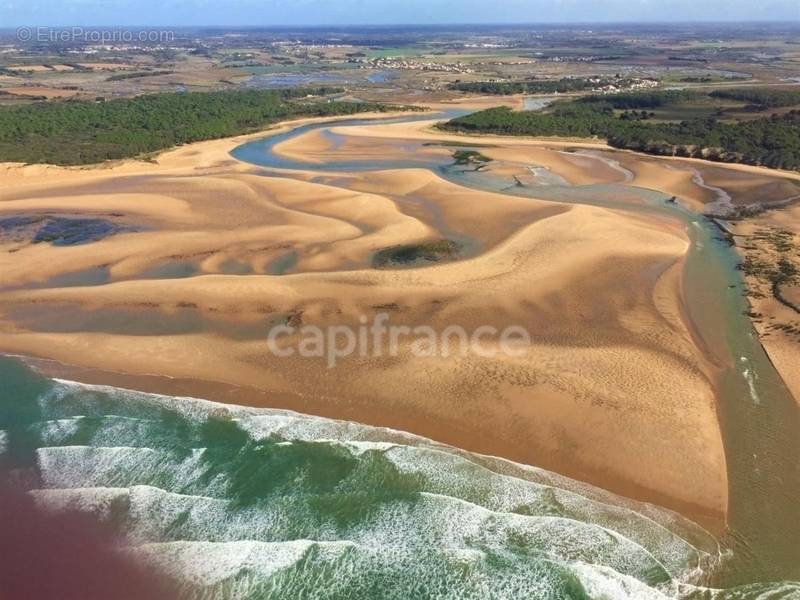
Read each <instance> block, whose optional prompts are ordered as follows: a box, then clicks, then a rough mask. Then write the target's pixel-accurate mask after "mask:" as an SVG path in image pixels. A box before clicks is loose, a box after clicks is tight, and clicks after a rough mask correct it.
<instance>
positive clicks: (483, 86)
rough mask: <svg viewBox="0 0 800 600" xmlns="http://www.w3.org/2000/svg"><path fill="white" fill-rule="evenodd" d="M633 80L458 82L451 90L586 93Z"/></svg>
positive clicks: (576, 79)
mask: <svg viewBox="0 0 800 600" xmlns="http://www.w3.org/2000/svg"><path fill="white" fill-rule="evenodd" d="M631 82H632V80H630V79H621V78H616V77H614V78H611V77H609V78H604V79H602V80H600V81H598V80H597V79H594V80H590V79H585V78H581V77H564V78H563V79H527V80H525V81H457V82H455V83H451V84H450V86H449V88H450V89H451V90H457V91H460V92H470V93H473V94H488V95H499V96H510V95H512V94H564V93H567V92H585V91H586V90H591V89H594V88H596V87H598V86H602V85H608V84H611V83H613V84H614V85H619V86H626V85H630V83H631Z"/></svg>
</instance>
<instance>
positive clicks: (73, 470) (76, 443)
mask: <svg viewBox="0 0 800 600" xmlns="http://www.w3.org/2000/svg"><path fill="white" fill-rule="evenodd" d="M0 377H1V378H2V381H3V382H4V385H3V386H2V387H1V388H0V431H1V433H0V457H1V458H2V463H1V464H2V465H3V466H4V475H5V476H7V477H11V478H12V479H13V480H14V481H17V482H23V485H24V487H25V488H26V489H27V490H28V492H27V493H28V494H29V495H30V496H31V497H32V498H33V499H34V500H35V502H36V504H37V505H38V506H39V507H41V508H42V509H43V510H47V511H52V512H56V513H58V512H64V511H78V512H80V513H84V514H87V515H91V516H92V518H94V519H96V520H97V521H98V522H102V523H105V524H107V525H110V526H112V527H113V528H114V529H115V530H117V531H119V532H120V533H121V534H122V535H123V539H124V540H125V542H124V543H125V547H126V552H129V553H131V554H132V555H135V556H136V557H138V558H140V559H141V560H144V561H145V562H146V563H147V564H149V565H151V566H152V567H153V568H154V569H156V570H158V571H162V572H165V573H167V574H168V575H169V576H170V577H171V578H174V579H175V580H177V581H179V582H180V589H181V594H182V597H185V598H253V599H255V598H376V599H384V598H402V599H406V598H475V599H484V598H509V599H511V598H553V599H556V598H559V599H561V598H564V599H567V598H570V599H579V598H636V599H639V598H674V597H686V598H715V599H727V598H754V597H763V598H786V597H789V595H788V594H790V593H800V587H798V586H797V585H795V584H780V585H772V586H769V588H768V589H769V590H770V591H769V592H767V591H766V589H763V590H762V588H760V587H750V588H740V589H738V590H736V591H733V590H729V591H714V590H709V589H707V588H703V587H702V586H701V584H702V582H703V578H704V575H703V573H704V572H705V571H706V570H707V569H708V568H709V567H711V566H713V565H714V563H716V562H718V561H720V560H725V556H724V555H721V554H720V550H719V547H718V545H717V543H716V542H715V540H714V539H713V538H712V537H711V536H710V535H709V534H707V533H706V532H705V531H703V530H702V529H701V528H699V527H698V526H696V525H694V524H692V523H690V522H689V521H686V520H685V519H682V518H680V517H679V516H677V515H675V514H673V513H670V512H668V511H664V510H661V509H658V508H656V507H653V506H650V505H646V504H641V503H636V502H632V501H629V500H624V499H621V498H618V497H615V496H612V495H611V494H608V493H606V492H603V491H601V490H598V489H595V488H591V487H590V486H587V485H585V484H581V483H578V482H575V481H571V480H569V479H566V478H563V477H560V476H557V475H554V474H552V473H549V472H546V471H542V470H540V469H536V468H533V467H526V466H522V465H517V464H514V463H511V462H508V461H504V460H501V459H496V458H490V457H485V456H479V455H473V454H469V453H467V452H463V451H460V450H457V449H454V448H450V447H447V446H443V445H440V444H436V443H434V442H431V441H429V440H426V439H423V438H420V437H417V436H413V435H410V434H405V433H401V432H397V431H393V430H388V429H381V428H373V427H366V426H362V425H358V424H355V423H348V422H340V421H332V420H328V419H322V418H316V417H310V416H305V415H300V414H297V413H291V412H287V411H272V410H259V409H251V408H245V407H237V406H229V405H221V404H216V403H213V402H207V401H203V400H196V399H190V398H180V399H176V398H172V397H167V396H159V395H152V394H145V393H141V392H134V391H128V390H123V389H118V388H111V387H101V386H89V385H84V384H79V383H74V382H69V381H62V380H50V379H46V378H44V377H42V376H40V375H38V374H36V373H34V372H33V371H31V370H29V369H28V368H27V367H25V366H24V365H23V364H22V363H20V362H18V361H17V360H14V359H10V358H3V359H0ZM779 589H780V590H783V592H782V593H783V594H784V595H778V596H776V595H770V594H774V593H778V590H779ZM761 591H764V592H765V594H766V595H764V596H760V595H759V593H760V592H761Z"/></svg>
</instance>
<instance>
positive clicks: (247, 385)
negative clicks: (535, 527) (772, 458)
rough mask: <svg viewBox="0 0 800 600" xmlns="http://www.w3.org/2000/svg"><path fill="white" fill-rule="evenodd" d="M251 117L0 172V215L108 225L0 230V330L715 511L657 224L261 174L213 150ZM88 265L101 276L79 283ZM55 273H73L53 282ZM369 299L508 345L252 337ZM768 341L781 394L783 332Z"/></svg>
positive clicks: (206, 387)
mask: <svg viewBox="0 0 800 600" xmlns="http://www.w3.org/2000/svg"><path fill="white" fill-rule="evenodd" d="M298 124H299V123H293V124H285V125H283V126H281V127H279V128H276V129H275V131H276V132H278V131H286V130H288V128H290V127H291V126H295V125H298ZM430 126H431V122H427V121H421V122H418V123H413V124H401V125H369V126H360V127H347V128H340V127H333V128H331V129H330V131H331V132H332V133H334V134H341V135H343V136H345V137H346V142H345V144H344V145H342V146H340V147H338V148H335V147H332V146H331V143H330V139H327V138H325V137H324V136H321V135H319V134H318V133H313V134H309V135H304V136H301V137H298V138H294V139H292V140H290V141H289V142H285V143H283V144H280V145H279V146H278V147H277V148H276V151H278V152H279V153H280V154H281V155H283V156H286V157H290V158H293V159H295V160H304V161H306V162H308V163H309V164H310V165H313V164H314V163H318V162H320V161H325V160H328V159H330V158H331V156H332V155H336V156H338V157H341V156H347V157H349V158H358V157H363V156H364V155H365V154H367V155H369V153H370V152H372V153H374V152H376V148H378V149H380V151H381V152H382V154H381V155H382V156H387V157H390V158H391V157H393V156H395V155H396V152H397V150H396V148H397V147H398V145H397V142H396V141H397V140H405V141H406V142H408V141H415V140H416V141H437V142H442V141H454V140H457V141H463V140H464V138H463V137H462V136H452V135H442V134H440V133H437V132H433V131H431V129H430ZM263 135H264V134H263V133H260V134H253V135H251V136H242V137H239V138H234V139H225V140H216V141H211V142H203V143H198V144H193V145H190V146H186V147H182V148H177V149H175V150H172V151H169V152H165V153H163V154H161V155H159V156H158V157H156V158H155V159H154V160H153V162H142V161H132V160H131V161H124V162H121V163H118V164H113V165H108V166H101V167H98V168H74V169H64V168H58V167H50V166H20V165H5V166H3V167H2V168H0V189H2V191H1V192H0V219H1V218H3V217H7V216H11V215H19V214H26V215H30V214H34V215H44V214H47V215H67V216H76V215H78V216H82V217H87V216H88V217H94V218H104V219H110V220H112V221H113V222H114V223H116V224H118V225H119V226H121V227H125V228H127V230H124V231H122V232H121V233H118V234H117V235H113V236H110V237H107V238H105V239H102V240H100V241H96V242H94V243H91V244H84V245H75V246H64V247H57V246H52V245H50V244H41V243H40V244H34V243H29V242H25V241H18V240H11V239H3V240H2V241H1V243H0V272H2V273H3V277H2V289H0V350H2V351H4V352H9V353H15V354H22V355H29V356H34V357H40V358H45V359H53V360H55V361H59V362H60V363H63V364H64V365H73V366H75V367H77V368H79V369H80V370H77V371H75V373H76V377H80V374H81V373H84V374H87V373H88V374H90V375H87V376H86V378H87V379H90V380H92V381H95V382H100V381H102V382H109V383H115V382H120V381H123V382H125V383H127V384H128V385H131V383H133V384H135V383H136V382H137V381H138V382H139V383H140V384H141V386H142V387H143V388H145V389H151V390H153V391H164V392H171V391H173V389H172V388H175V387H176V386H177V387H179V388H180V389H181V390H184V393H185V390H187V389H188V390H190V391H191V395H197V396H204V395H206V396H211V397H214V399H219V400H223V401H230V402H237V403H248V402H249V403H254V404H260V405H264V406H273V407H280V408H291V409H295V410H299V411H304V412H309V413H313V414H319V415H323V416H330V417H337V418H344V419H350V420H357V421H360V422H363V423H367V424H372V425H382V426H388V427H393V428H397V429H401V430H407V431H411V432H414V433H418V434H421V435H424V436H427V437H430V438H433V439H435V440H438V441H442V442H445V443H451V444H454V445H456V446H459V447H462V448H465V449H468V450H472V451H477V452H481V453H485V454H492V455H499V456H503V457H506V458H510V459H512V460H516V461H519V462H524V463H528V464H533V465H537V466H540V467H543V468H546V469H550V470H553V471H556V472H559V473H562V474H565V475H568V476H571V477H574V478H577V479H580V480H583V481H588V482H590V483H594V484H597V485H600V486H602V487H605V488H607V489H610V490H612V491H614V492H617V493H621V494H625V495H628V496H631V497H635V498H639V499H644V500H648V501H652V502H656V503H658V504H661V505H663V506H666V507H669V508H673V509H676V510H679V511H681V512H682V513H684V514H686V515H688V516H690V517H692V518H694V519H697V520H698V521H700V522H702V523H705V524H708V525H710V526H712V527H714V528H715V529H718V530H719V529H721V527H722V523H723V522H724V517H725V513H726V508H727V480H726V465H725V454H724V449H723V445H722V438H721V434H720V427H719V423H718V418H717V410H716V397H715V394H716V393H717V390H716V387H715V386H716V382H715V377H716V372H717V365H716V364H715V358H714V357H713V356H712V355H710V354H709V353H708V352H707V350H706V349H705V348H703V347H702V345H700V344H698V343H697V341H696V335H695V332H693V331H692V328H691V325H690V324H689V320H688V319H687V318H686V315H685V310H684V299H683V298H682V289H681V274H682V267H683V263H684V260H685V256H686V253H687V248H688V236H687V233H686V231H685V229H684V225H683V224H682V223H681V222H679V221H678V220H676V219H675V220H673V219H670V218H668V217H663V216H658V217H656V216H647V215H644V214H634V213H630V212H624V211H619V210H611V209H607V208H600V207H592V206H585V205H579V204H568V203H559V202H553V201H545V200H536V199H529V198H519V197H514V196H509V195H505V194H497V193H490V192H483V191H477V190H474V189H468V188H466V187H462V186H459V185H456V184H454V183H451V182H449V181H447V180H445V179H442V178H441V177H439V176H437V175H436V174H434V173H433V172H431V171H429V170H425V169H404V170H402V171H401V170H382V171H369V172H351V173H346V172H337V173H331V174H327V175H326V174H322V175H320V174H319V173H315V172H313V171H311V170H309V171H308V172H293V173H286V174H285V176H270V177H265V176H263V175H262V174H261V171H260V169H259V168H257V167H255V166H252V165H249V164H247V163H244V162H240V161H237V160H235V159H234V158H232V157H231V156H230V154H229V152H230V151H231V150H232V149H233V148H235V147H236V146H238V145H239V144H241V143H243V142H244V141H247V140H249V139H255V138H257V137H260V136H263ZM481 141H482V143H485V144H486V143H490V144H492V146H494V147H491V148H485V149H481V151H482V152H484V153H485V154H486V155H487V156H489V157H491V158H493V159H494V160H495V161H496V162H497V163H502V165H499V164H498V165H496V168H502V169H506V170H508V172H509V173H516V172H517V170H518V171H519V172H520V173H522V171H523V167H524V165H525V164H526V163H528V164H529V163H535V164H538V165H541V166H542V167H546V168H547V169H549V170H550V171H551V172H552V173H555V174H556V175H558V176H559V177H562V178H563V179H564V180H566V181H567V182H569V183H572V184H587V183H605V182H614V183H630V184H632V185H640V186H643V187H648V188H654V189H658V190H662V191H664V192H665V193H667V194H671V195H676V196H679V197H680V198H681V200H682V201H685V202H686V204H687V205H690V206H693V207H702V206H703V205H705V204H708V203H711V202H714V201H716V200H717V197H716V196H715V195H714V193H713V192H712V191H710V190H709V189H707V188H704V187H702V186H699V185H698V184H697V182H696V181H693V175H694V173H693V172H692V171H689V170H687V169H686V168H673V167H672V166H671V165H672V163H673V162H674V161H660V160H657V159H651V158H649V157H642V156H639V155H635V154H633V153H621V152H611V151H610V150H609V149H608V148H607V147H606V146H604V145H602V144H592V143H585V144H576V143H573V142H569V141H564V142H555V141H547V142H542V141H533V140H519V139H507V138H499V137H491V138H483V137H481ZM565 148H571V149H575V148H577V149H579V150H581V149H582V150H586V151H591V152H592V154H582V153H574V152H570V153H567V152H562V151H561V150H563V149H565ZM421 151H424V152H430V153H431V155H432V156H440V157H441V156H446V155H448V154H449V153H450V150H449V149H446V148H443V147H442V146H425V147H424V149H423V150H421ZM595 152H599V153H600V154H599V155H595V154H594V153H595ZM609 160H612V161H614V162H611V163H610V162H609ZM668 163H669V164H668ZM706 167H707V165H700V166H697V167H694V168H696V169H701V170H702V169H703V168H706ZM714 168H715V169H718V170H721V169H723V168H722V167H717V166H714ZM726 168H727V167H726ZM734 170H735V171H741V169H740V168H738V167H737V168H735V169H734ZM745 171H748V169H745ZM628 172H629V173H630V176H628V175H626V173H628ZM528 174H530V173H529V172H528ZM762 175H763V173H762ZM716 177H717V178H720V175H719V174H716ZM730 185H731V186H734V187H735V182H733V183H730ZM743 185H744V184H743ZM778 185H780V184H778ZM731 195H732V196H733V197H735V194H731ZM454 236H457V237H458V239H459V240H462V241H464V245H465V247H466V248H469V252H467V253H466V254H465V256H463V257H462V260H457V261H453V262H446V263H441V264H434V265H431V266H427V267H425V268H418V269H398V270H392V269H375V268H372V265H371V260H372V257H373V255H374V254H375V252H377V251H379V250H381V249H384V248H387V247H392V246H396V245H400V244H412V243H423V242H427V241H430V240H437V239H443V238H452V237H454ZM98 270H99V271H102V273H103V279H102V281H95V282H92V283H91V284H89V283H87V282H83V281H82V279H81V277H85V276H86V273H88V272H98ZM177 272H180V273H181V274H180V275H175V273H177ZM69 274H73V275H74V276H75V277H76V278H77V279H76V280H75V281H72V282H71V283H70V284H69V285H62V284H61V283H59V282H60V281H61V282H63V279H59V278H63V277H64V276H65V275H69ZM187 275H188V276H187ZM76 281H77V283H76ZM378 313H387V314H388V315H389V318H390V320H391V322H392V323H396V324H403V325H408V326H415V325H419V324H425V325H429V326H431V327H433V328H434V329H437V330H441V329H444V328H446V327H448V326H450V325H459V326H462V327H464V328H466V329H468V330H469V329H474V328H476V327H478V326H481V325H491V326H494V327H496V328H498V329H502V328H503V327H507V326H509V325H518V326H522V327H524V328H525V329H526V330H528V331H529V332H530V333H531V337H532V343H531V345H530V346H529V347H527V348H526V349H525V352H524V354H523V355H521V356H516V357H510V356H501V355H498V356H495V357H492V358H486V357H481V356H476V355H469V356H466V357H458V358H457V359H454V358H452V357H451V358H444V357H438V358H420V357H417V356H414V355H413V353H412V352H411V351H410V348H409V347H406V346H401V348H400V352H399V353H398V355H397V356H394V357H387V356H380V357H373V356H353V357H350V358H348V359H347V360H343V361H341V362H340V363H339V364H338V365H337V366H336V368H335V369H328V368H327V366H326V365H325V364H324V361H323V360H322V359H310V358H299V357H296V356H295V357H292V358H281V357H277V356H274V355H272V354H271V353H270V352H268V350H267V348H266V344H265V340H266V336H267V333H268V326H269V325H270V324H275V323H284V322H294V323H302V324H313V325H318V326H320V327H326V326H330V325H351V326H353V327H357V326H358V325H359V323H360V318H361V317H362V316H365V317H367V318H372V317H374V316H375V315H376V314H378ZM775 339H776V341H777V338H775ZM768 348H769V349H770V354H771V356H773V359H774V360H775V363H776V365H777V366H778V368H779V369H780V370H781V373H782V375H783V376H784V377H785V378H786V379H787V382H789V383H790V386H791V387H792V389H793V390H794V392H795V395H797V393H798V389H800V388H798V385H797V381H798V376H799V374H798V373H797V371H796V369H794V370H793V369H792V367H791V363H793V361H792V360H791V356H792V354H793V352H794V350H793V349H792V347H791V346H786V347H785V348H784V349H781V348H783V346H781V345H780V344H779V343H776V344H774V347H771V348H770V347H769V346H768ZM115 373H116V374H115ZM676 385H679V390H680V393H676ZM245 389H249V390H250V391H249V392H247V391H242V390H245ZM231 390H240V393H236V392H232V391H231ZM204 391H205V393H204ZM232 395H235V397H232ZM240 396H241V397H240Z"/></svg>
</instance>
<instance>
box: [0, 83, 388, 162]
mask: <svg viewBox="0 0 800 600" xmlns="http://www.w3.org/2000/svg"><path fill="white" fill-rule="evenodd" d="M339 91H341V90H339V89H337V88H315V89H297V88H295V89H287V90H243V91H221V92H191V93H166V94H149V95H143V96H137V97H135V98H121V99H115V100H109V101H104V102H88V101H61V102H46V103H34V104H27V105H23V106H9V107H0V161H8V162H24V163H50V164H57V165H79V164H90V163H96V162H101V161H104V160H111V159H120V158H129V157H133V156H138V155H141V154H145V153H149V152H154V151H157V150H163V149H164V148H169V147H172V146H175V145H179V144H186V143H190V142H197V141H202V140H210V139H217V138H223V137H228V136H233V135H239V134H242V133H248V132H251V131H256V130H258V129H261V128H263V127H265V126H266V125H269V124H270V123H274V122H276V121H279V120H282V119H287V118H296V117H319V116H328V115H347V114H354V113H359V112H366V111H387V110H397V108H398V107H396V106H388V105H383V104H373V103H356V102H339V101H331V100H326V99H320V98H318V96H323V95H326V94H330V93H336V92H339ZM308 96H313V97H314V98H308Z"/></svg>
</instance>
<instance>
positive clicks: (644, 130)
mask: <svg viewBox="0 0 800 600" xmlns="http://www.w3.org/2000/svg"><path fill="white" fill-rule="evenodd" d="M660 93H662V94H663V93H665V92H660ZM620 96H621V97H622V98H623V99H622V100H619V99H615V97H614V96H598V97H594V98H591V97H587V98H584V99H580V100H576V101H571V102H565V103H559V104H557V105H555V106H554V107H553V108H552V109H551V110H549V111H547V112H535V111H521V112H517V111H512V110H511V109H509V108H507V107H499V108H490V109H488V110H483V111H480V112H477V113H472V114H469V115H465V116H463V117H459V118H456V119H453V120H451V121H448V122H447V123H443V124H441V125H440V127H441V128H442V129H445V130H449V131H460V132H465V133H492V134H500V135H526V136H555V137H571V138H592V137H596V138H602V139H605V140H607V142H608V143H609V145H611V146H614V147H616V148H626V149H630V150H637V151H641V152H646V153H649V154H658V155H664V156H684V157H691V158H703V159H707V160H715V161H721V162H737V163H744V164H751V165H763V166H767V167H772V168H782V169H794V170H800V110H791V111H788V112H786V113H783V114H774V115H771V116H769V117H763V118H759V119H752V120H746V121H738V122H723V121H720V120H717V119H716V118H714V117H713V116H712V117H709V118H703V119H693V120H687V121H682V122H653V121H645V120H642V119H631V118H630V115H629V116H628V117H627V118H624V117H623V116H618V115H617V114H616V113H615V112H614V109H615V108H616V107H622V106H623V105H624V106H625V107H633V106H638V107H643V106H645V107H646V106H653V105H654V104H652V102H655V101H657V99H656V98H653V97H652V94H651V93H644V94H642V99H641V102H640V101H639V100H633V101H630V99H629V98H625V97H626V96H630V95H627V94H626V95H620Z"/></svg>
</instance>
